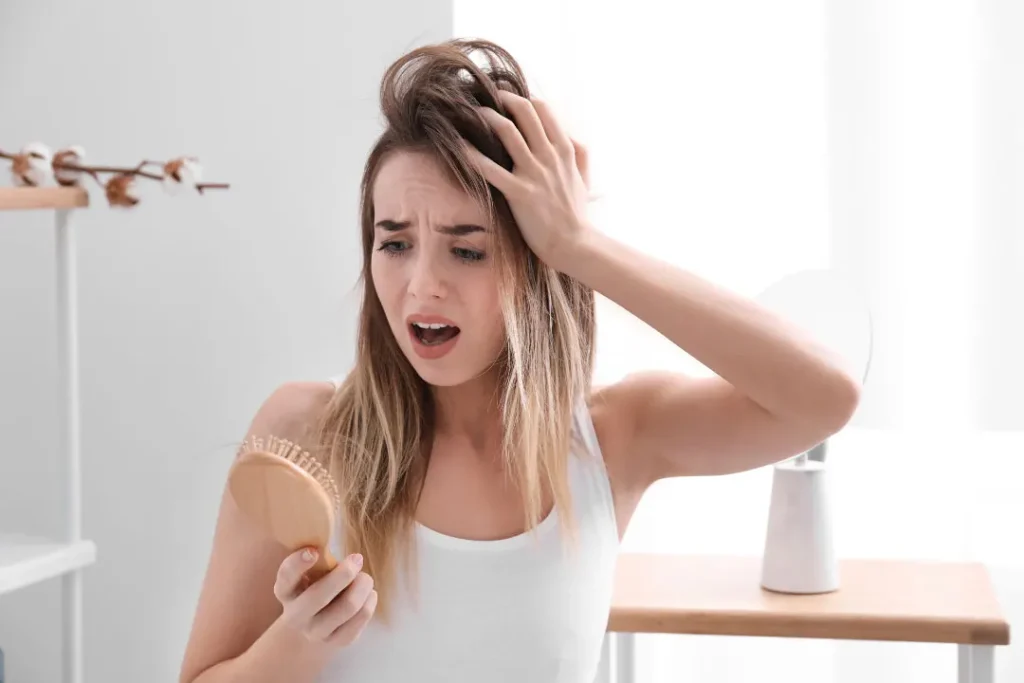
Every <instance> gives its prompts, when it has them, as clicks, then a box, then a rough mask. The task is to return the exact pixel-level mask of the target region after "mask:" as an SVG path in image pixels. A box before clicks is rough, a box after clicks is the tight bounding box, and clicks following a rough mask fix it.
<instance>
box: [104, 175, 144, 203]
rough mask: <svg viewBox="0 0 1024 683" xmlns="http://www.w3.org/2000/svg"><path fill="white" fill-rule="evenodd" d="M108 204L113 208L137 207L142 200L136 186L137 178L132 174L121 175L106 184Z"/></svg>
mask: <svg viewBox="0 0 1024 683" xmlns="http://www.w3.org/2000/svg"><path fill="white" fill-rule="evenodd" d="M105 189H106V195H107V202H108V203H109V204H110V205H111V206H124V207H130V206H135V205H136V204H138V203H139V200H140V199H141V198H140V197H139V194H138V187H137V186H136V184H135V176H134V175H132V174H130V173H120V174H118V175H116V176H114V177H113V178H111V179H110V180H108V181H107V184H106V188H105Z"/></svg>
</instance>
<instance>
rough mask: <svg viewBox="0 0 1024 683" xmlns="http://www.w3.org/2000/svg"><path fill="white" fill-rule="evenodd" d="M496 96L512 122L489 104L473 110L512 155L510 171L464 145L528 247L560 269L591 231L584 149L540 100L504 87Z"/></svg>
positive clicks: (585, 153) (587, 170) (556, 268)
mask: <svg viewBox="0 0 1024 683" xmlns="http://www.w3.org/2000/svg"><path fill="white" fill-rule="evenodd" d="M499 97H500V99H501V102H502V104H503V105H504V106H505V108H506V110H507V111H508V112H509V113H510V114H511V115H512V117H513V118H514V119H515V122H514V123H513V121H512V120H510V119H508V118H506V117H504V116H502V115H501V114H499V113H498V112H497V111H495V110H494V109H491V108H490V107H479V108H478V111H479V112H480V114H481V115H482V116H483V117H484V118H485V119H486V120H487V122H488V123H489V124H490V126H491V129H492V130H494V132H495V134H496V135H497V136H498V139H499V140H501V142H502V144H503V145H504V147H505V149H506V150H507V151H508V153H509V156H511V157H512V162H513V170H512V171H511V172H510V171H507V170H505V169H504V168H502V167H501V166H500V165H499V164H497V163H496V162H494V161H492V160H491V159H490V158H488V157H487V156H485V155H484V154H482V153H481V152H480V151H479V150H478V149H476V148H475V147H474V146H472V145H471V144H469V143H468V142H467V143H466V146H467V149H468V151H469V154H470V157H471V158H472V159H473V160H474V161H475V162H476V163H477V166H478V167H479V169H480V171H481V172H482V173H483V176H484V178H486V179H487V181H488V182H489V183H490V184H491V185H493V186H494V187H496V188H497V189H498V190H500V191H501V193H502V194H503V195H505V198H506V199H507V200H508V203H509V208H510V209H511V210H512V215H513V216H514V217H515V219H516V223H518V224H519V230H520V232H521V233H522V235H523V238H524V239H525V240H526V243H527V245H529V247H530V249H532V250H533V252H534V253H535V254H536V255H537V257H538V258H540V259H541V260H542V261H543V262H544V263H546V264H547V265H548V266H550V267H552V268H554V269H555V270H562V268H561V267H560V264H561V263H564V261H565V259H568V258H571V253H572V250H573V249H574V247H575V246H576V245H577V244H579V243H580V241H581V239H582V238H583V237H585V236H586V235H587V233H588V232H589V231H590V230H591V228H590V226H589V224H588V222H587V218H586V204H587V196H588V186H589V177H588V172H589V168H588V163H587V162H588V160H587V151H586V149H585V148H584V147H583V146H582V145H581V144H579V143H578V142H576V141H575V140H573V139H572V138H571V137H569V135H568V134H567V133H566V132H565V130H564V129H563V128H562V127H561V125H559V123H558V121H557V120H556V119H555V116H554V114H553V113H552V111H551V108H550V107H549V106H547V104H545V103H544V102H542V101H540V100H538V99H536V98H531V99H526V98H524V97H520V96H518V95H516V94H514V93H510V92H507V91H504V90H503V91H501V93H500V96H499Z"/></svg>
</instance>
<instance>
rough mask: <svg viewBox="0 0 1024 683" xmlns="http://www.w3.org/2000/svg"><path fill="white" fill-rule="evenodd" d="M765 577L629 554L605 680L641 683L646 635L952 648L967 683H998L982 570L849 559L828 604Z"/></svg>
mask: <svg viewBox="0 0 1024 683" xmlns="http://www.w3.org/2000/svg"><path fill="white" fill-rule="evenodd" d="M760 572H761V561H760V558H757V557H719V556H710V557H709V556H685V555H650V554H623V555H622V556H621V557H620V559H619V565H618V569H617V574H616V583H615V592H614V596H613V599H612V610H611V615H610V618H609V621H608V631H609V637H608V640H607V651H606V653H605V655H606V659H605V663H606V666H605V667H604V671H603V672H602V676H601V677H599V679H598V680H599V681H600V680H604V681H607V682H608V683H611V682H612V681H614V683H634V680H635V666H634V664H635V662H634V659H635V638H636V635H637V634H641V633H677V634H703V635H724V636H769V637H791V638H827V639H846V640H888V641H906V642H919V643H950V644H956V645H957V646H958V657H957V661H958V672H959V679H958V680H959V681H960V683H993V681H994V679H995V672H994V646H996V645H1008V644H1009V642H1010V626H1009V624H1008V623H1007V622H1006V620H1005V619H1004V618H1003V616H1002V613H1001V610H1000V607H999V604H998V601H997V600H996V595H995V591H994V590H993V587H992V583H991V581H990V579H989V575H988V571H987V570H986V569H985V567H984V565H981V564H973V563H950V562H928V561H906V560H843V561H842V562H841V565H840V572H841V574H840V578H841V587H840V589H839V590H838V591H836V592H834V593H826V594H822V595H785V594H781V593H773V592H770V591H767V590H764V589H763V588H761V586H760V578H761V575H760Z"/></svg>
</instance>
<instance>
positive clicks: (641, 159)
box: [455, 0, 1024, 683]
mask: <svg viewBox="0 0 1024 683" xmlns="http://www.w3.org/2000/svg"><path fill="white" fill-rule="evenodd" d="M1022 7H1024V3H1020V2H1018V1H1017V0H973V1H971V0H855V1H853V0H850V1H846V2H841V1H840V0H825V1H824V2H799V1H797V0H778V1H776V2H770V3H766V2H763V1H762V0H719V1H717V2H697V1H695V0H687V1H684V2H675V3H666V2H660V1H659V0H632V1H631V2H628V3H623V2H593V1H590V2H588V1H585V0H558V1H557V2H544V1H542V0H529V1H526V2H521V3H516V4H515V6H514V9H513V5H511V4H508V3H491V2H488V3H484V2H478V1H476V2H474V1H470V0H463V1H462V2H457V3H456V12H455V18H456V22H455V33H456V34H457V35H477V36H483V37H488V38H491V39H494V40H497V41H498V42H500V43H502V44H504V45H506V46H507V47H509V48H510V49H511V50H512V51H513V53H514V54H515V55H516V56H517V57H518V58H520V59H521V61H522V63H523V65H524V67H525V68H526V70H527V74H528V76H529V77H530V78H531V80H532V81H533V85H534V87H535V89H536V90H537V92H538V94H539V95H541V96H543V97H545V98H547V99H548V100H550V101H551V102H552V103H553V104H554V105H555V106H556V108H557V109H558V111H559V112H560V113H561V115H562V118H563V120H564V121H565V122H566V124H567V125H568V126H569V128H570V129H571V131H572V134H573V135H574V136H576V137H578V138H579V139H581V140H582V141H583V142H585V143H586V144H587V145H588V147H589V148H590V150H591V155H592V158H593V164H594V182H595V185H596V187H595V190H596V191H597V192H599V193H602V194H603V195H604V197H603V199H602V200H601V201H600V202H598V203H597V204H595V205H594V209H593V214H592V215H593V217H594V220H595V221H596V223H597V224H598V226H599V228H600V229H601V230H603V231H605V232H608V233H610V234H613V235H615V236H617V237H619V238H621V239H623V240H628V241H629V242H630V243H632V244H634V245H636V246H637V247H639V248H640V249H643V250H646V251H649V252H651V253H654V254H657V255H658V256H660V257H662V258H666V259H668V260H670V261H672V262H673V263H676V264H678V265H680V266H682V267H684V268H687V269H690V270H692V271H694V272H697V273H699V274H701V275H703V276H706V277H709V278H711V279H713V280H715V281H717V282H720V283H722V284H724V285H726V286H729V287H731V288H733V289H734V290H736V291H739V292H741V293H745V294H750V295H754V294H756V293H757V292H758V291H760V290H761V289H762V288H764V287H765V286H767V285H768V284H770V283H771V282H773V281H774V280H776V279H778V278H780V277H782V276H784V275H786V274H788V273H791V272H793V271H797V270H801V269H804V268H818V267H834V268H837V269H840V270H842V271H843V272H844V273H846V274H847V275H848V276H850V277H853V278H854V279H855V280H856V281H857V282H858V283H859V284H860V285H861V286H862V287H863V288H864V290H865V291H866V292H867V293H868V295H869V299H870V302H869V303H870V305H871V307H872V314H873V316H874V318H875V322H876V326H877V329H876V339H875V355H874V358H873V361H872V375H871V377H870V379H869V383H868V387H867V389H866V394H865V400H864V404H863V406H862V409H861V410H860V412H859V413H858V415H857V417H856V419H855V420H854V422H853V424H851V425H850V426H849V428H848V429H846V430H844V432H842V433H841V434H840V435H839V436H838V437H837V438H836V439H835V440H834V441H833V444H832V449H831V451H830V456H831V457H830V460H831V462H832V483H833V493H834V500H833V504H834V508H835V509H834V514H835V518H836V519H835V523H836V535H837V539H836V540H837V544H838V550H839V552H840V554H841V555H843V556H847V557H903V558H928V559H943V560H969V561H981V562H984V563H986V564H987V565H988V567H989V569H990V572H991V574H992V576H993V579H994V582H995V585H996V588H997V591H998V593H999V598H1000V600H1001V601H1002V604H1003V607H1004V610H1005V611H1006V614H1007V616H1008V618H1009V619H1010V621H1011V623H1013V622H1014V621H1018V620H1019V621H1022V623H1024V543H1022V542H1021V538H1022V535H1021V528H1022V527H1024V495H1022V494H1024V476H1022V475H1024V397H1022V396H1021V389H1020V387H1024V199H1022V198H1024V39H1022V38H1021V36H1024V9H1022ZM599 315H600V318H599V322H598V324H599V346H598V362H597V365H598V368H597V372H598V381H608V380H614V379H616V378H618V377H621V376H623V375H624V374H626V373H628V372H630V371H633V370H637V369H646V368H668V369H673V370H684V371H688V372H706V369H705V368H702V367H701V366H700V365H699V364H698V363H696V362H695V361H694V360H693V359H691V358H689V357H687V356H686V355H685V354H683V353H681V352H680V351H679V350H678V349H676V348H674V347H673V346H672V345H671V344H670V343H668V342H667V341H665V340H664V339H661V338H660V337H658V335H656V334H655V333H652V332H650V331H648V330H647V329H646V328H645V327H644V326H643V325H642V324H640V323H639V322H638V321H637V320H635V319H634V318H632V317H631V316H630V315H629V314H627V313H625V312H624V311H622V310H620V309H617V308H616V307H615V306H613V305H610V304H609V303H608V302H607V301H602V302H601V303H600V310H599ZM770 477H771V473H770V469H769V468H765V469H762V470H757V471H754V472H749V473H744V474H740V475H734V476H729V477H723V478H715V479H690V480H672V481H666V482H662V483H660V484H659V485H657V486H656V487H654V488H653V489H652V490H651V491H650V492H649V493H648V495H647V496H646V497H645V499H644V501H643V502H642V504H641V507H640V509H639V510H638V512H637V515H636V517H635V518H634V521H633V523H632V525H631V527H630V529H629V531H628V533H627V537H626V541H625V548H624V549H625V550H627V551H630V550H643V551H656V552H671V553H737V554H747V555H751V554H754V555H756V554H759V553H760V552H761V549H762V543H763V539H764V529H765V523H766V521H767V504H768V495H769V489H770ZM638 654H639V669H640V670H639V671H638V673H639V680H642V681H645V682H650V683H661V682H664V683H669V682H670V681H672V682H676V681H683V680H686V681H700V682H702V683H703V682H707V683H733V682H736V683H739V682H741V681H743V682H746V681H787V682H790V681H807V682H808V683H809V682H811V681H813V682H814V683H829V682H832V683H855V682H860V681H864V680H871V681H873V682H874V683H905V682H906V681H909V680H914V681H918V680H921V681H924V680H927V681H944V680H946V681H953V680H955V648H954V647H952V646H942V645H912V644H899V643H855V642H830V641H806V640H785V639H756V638H714V637H703V636H702V637H697V636H692V637H690V636H645V637H642V638H641V639H640V642H639V653H638ZM996 657H997V658H996V668H997V677H998V678H997V680H1006V681H1010V680H1024V646H1021V645H1019V644H1018V645H1012V646H1011V647H1009V648H1000V649H998V651H997V655H996Z"/></svg>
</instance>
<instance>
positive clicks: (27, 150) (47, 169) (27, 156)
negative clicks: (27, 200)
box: [11, 142, 53, 187]
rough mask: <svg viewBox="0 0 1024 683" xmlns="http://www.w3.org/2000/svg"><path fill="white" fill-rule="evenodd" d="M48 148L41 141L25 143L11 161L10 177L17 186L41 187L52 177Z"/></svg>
mask: <svg viewBox="0 0 1024 683" xmlns="http://www.w3.org/2000/svg"><path fill="white" fill-rule="evenodd" d="M52 159H53V155H52V154H51V152H50V148H49V147H47V146H46V145H44V144H42V143H41V142H33V143H30V144H27V145H25V147H23V148H22V150H21V152H20V153H19V154H16V155H15V156H14V160H13V161H12V162H11V177H12V179H13V181H14V184H15V185H18V186H19V187H41V186H43V185H45V184H46V183H47V182H49V181H50V179H51V178H52V177H53V167H52V166H51V161H52Z"/></svg>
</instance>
